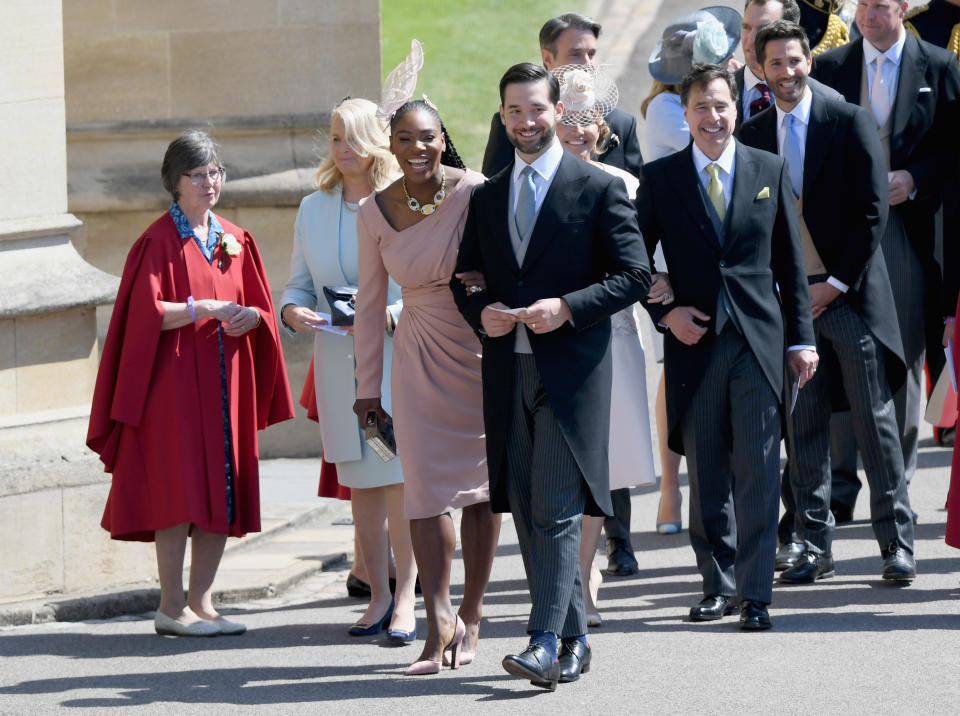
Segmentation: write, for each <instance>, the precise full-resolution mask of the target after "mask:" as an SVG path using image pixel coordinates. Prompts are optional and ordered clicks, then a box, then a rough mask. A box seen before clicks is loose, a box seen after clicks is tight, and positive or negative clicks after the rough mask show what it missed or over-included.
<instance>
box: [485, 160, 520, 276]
mask: <svg viewBox="0 0 960 716" xmlns="http://www.w3.org/2000/svg"><path fill="white" fill-rule="evenodd" d="M513 161H516V157H514V160H513ZM513 161H511V162H510V164H509V165H508V166H507V167H506V169H503V170H502V171H500V172H498V173H497V174H495V175H494V176H493V177H491V178H490V179H489V180H488V181H487V187H486V192H484V201H483V203H484V212H483V213H484V214H486V215H488V216H490V217H496V216H497V214H499V215H500V216H502V217H503V219H504V223H503V224H500V223H499V222H498V221H496V220H494V223H493V226H495V227H500V228H501V230H500V231H493V232H491V233H492V235H493V237H492V240H493V242H494V243H495V244H496V246H495V254H496V255H498V256H503V257H505V258H504V260H505V262H506V265H507V266H509V267H510V269H511V270H512V271H513V273H515V274H519V273H520V265H519V264H518V263H517V256H516V254H515V253H514V252H513V246H512V245H511V243H510V228H509V227H508V226H507V224H506V222H508V221H513V211H512V210H511V209H512V207H511V206H510V181H511V178H512V177H513Z"/></svg>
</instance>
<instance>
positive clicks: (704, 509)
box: [668, 323, 780, 604]
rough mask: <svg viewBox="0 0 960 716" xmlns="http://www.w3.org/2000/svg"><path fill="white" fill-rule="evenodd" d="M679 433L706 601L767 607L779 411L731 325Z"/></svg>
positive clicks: (776, 493) (773, 545) (750, 353)
mask: <svg viewBox="0 0 960 716" xmlns="http://www.w3.org/2000/svg"><path fill="white" fill-rule="evenodd" d="M668 399H669V396H668ZM681 430H682V434H683V448H684V452H685V453H686V457H687V470H688V472H689V476H690V544H691V545H692V546H693V551H694V554H695V555H696V557H697V568H698V569H699V570H700V576H701V577H702V578H703V593H704V595H706V596H714V595H718V594H722V595H724V596H727V597H732V596H735V595H736V596H737V597H738V598H739V599H753V600H755V601H758V602H763V603H764V604H769V603H770V600H771V599H772V596H773V567H774V561H775V560H774V557H775V555H776V551H777V515H778V512H779V507H780V500H779V498H780V491H779V489H778V488H779V482H780V405H779V402H778V400H777V396H776V394H775V393H774V391H773V388H772V387H771V386H770V383H769V382H768V381H767V379H766V377H765V376H764V374H763V370H762V369H761V368H760V364H759V363H758V362H757V359H756V357H755V356H754V354H753V351H752V350H751V349H750V346H749V345H748V344H747V341H746V339H744V337H743V336H742V335H741V334H740V333H739V332H738V331H737V330H736V329H735V328H734V327H733V325H732V324H731V323H727V325H726V327H725V328H724V330H723V331H722V332H721V334H720V335H719V336H717V338H716V342H715V343H714V345H713V352H712V353H711V356H710V362H709V363H708V365H707V369H706V371H704V374H703V377H702V378H701V381H700V386H699V387H698V388H697V392H696V393H695V394H694V397H693V401H692V402H691V404H690V407H689V408H687V411H686V414H685V415H684V416H683V421H682V423H681Z"/></svg>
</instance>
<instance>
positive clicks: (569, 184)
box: [507, 150, 589, 270]
mask: <svg viewBox="0 0 960 716" xmlns="http://www.w3.org/2000/svg"><path fill="white" fill-rule="evenodd" d="M582 161H583V160H582V159H577V158H576V157H574V156H573V155H571V154H569V153H568V152H567V151H566V150H564V153H563V158H562V159H561V160H560V166H559V167H557V173H556V175H554V177H553V181H552V182H551V183H550V188H549V189H548V190H547V195H546V196H545V197H544V198H543V204H542V205H541V206H540V212H539V213H538V214H537V222H536V223H535V224H534V225H533V232H532V233H531V234H530V245H529V246H528V247H527V253H526V255H525V256H524V257H523V264H522V266H521V267H520V268H521V270H526V269H527V268H529V267H530V266H532V265H533V263H534V262H535V261H536V260H537V258H538V257H539V256H540V254H542V253H543V251H544V249H546V248H547V246H549V245H550V239H551V238H552V237H553V236H554V234H555V233H556V232H557V231H558V230H559V228H560V223H561V219H566V218H567V217H568V216H570V209H571V208H572V207H574V206H576V205H577V199H578V198H579V197H580V194H581V193H582V192H583V190H584V189H585V188H586V186H587V182H588V180H589V176H588V175H587V173H586V172H584V171H582V169H581V167H580V163H581V162H582ZM507 198H508V199H509V193H508V194H507ZM508 215H509V210H508ZM509 241H510V237H509V235H508V236H507V242H508V244H509ZM510 253H511V254H513V250H512V248H511V250H510ZM514 260H516V259H514Z"/></svg>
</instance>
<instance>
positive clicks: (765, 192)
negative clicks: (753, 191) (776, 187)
mask: <svg viewBox="0 0 960 716" xmlns="http://www.w3.org/2000/svg"><path fill="white" fill-rule="evenodd" d="M769 198H770V187H768V186H765V187H763V189H761V190H760V193H759V194H757V198H756V199H754V201H757V199H769Z"/></svg>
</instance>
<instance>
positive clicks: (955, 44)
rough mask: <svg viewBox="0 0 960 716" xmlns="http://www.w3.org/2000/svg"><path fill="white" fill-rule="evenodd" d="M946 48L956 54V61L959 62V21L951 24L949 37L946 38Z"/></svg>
mask: <svg viewBox="0 0 960 716" xmlns="http://www.w3.org/2000/svg"><path fill="white" fill-rule="evenodd" d="M947 49H948V50H950V52H952V53H953V54H955V55H956V56H957V62H960V22H958V23H957V24H956V25H954V26H953V30H952V31H951V32H950V39H949V40H947Z"/></svg>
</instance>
